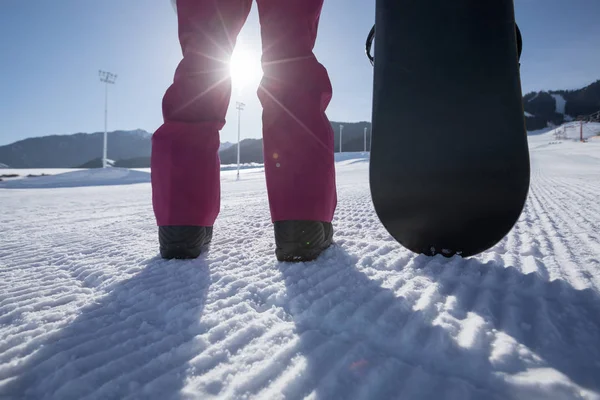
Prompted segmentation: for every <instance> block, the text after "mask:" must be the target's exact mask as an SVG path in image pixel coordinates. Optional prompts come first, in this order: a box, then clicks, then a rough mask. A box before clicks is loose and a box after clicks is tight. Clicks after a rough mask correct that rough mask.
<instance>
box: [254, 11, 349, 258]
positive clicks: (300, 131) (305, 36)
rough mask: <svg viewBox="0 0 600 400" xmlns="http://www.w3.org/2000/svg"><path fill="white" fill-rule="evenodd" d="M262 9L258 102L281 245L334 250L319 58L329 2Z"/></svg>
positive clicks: (327, 93) (329, 149)
mask: <svg viewBox="0 0 600 400" xmlns="http://www.w3.org/2000/svg"><path fill="white" fill-rule="evenodd" d="M257 3H258V11H259V16H260V23H261V32H262V42H263V43H262V48H263V56H262V65H263V71H264V76H263V80H262V82H261V85H260V88H259V90H258V96H259V99H260V101H261V104H262V106H263V138H264V151H265V172H266V179H267V188H268V194H269V204H270V209H271V218H272V221H273V222H274V223H275V229H276V232H275V235H276V241H278V247H280V246H279V244H280V242H282V243H283V242H288V243H291V242H301V241H304V243H305V244H306V243H308V242H310V243H311V244H310V246H313V244H315V243H317V242H323V243H322V244H324V245H328V244H329V243H330V241H331V240H330V239H331V238H330V236H331V232H332V231H331V225H330V222H331V221H332V219H333V215H334V211H335V208H336V203H337V196H336V187H335V186H336V185H335V164H334V144H333V135H334V132H333V128H332V127H331V124H330V122H329V120H328V118H327V116H326V114H325V110H326V108H327V106H328V104H329V102H330V100H331V96H332V88H331V82H330V80H329V76H328V73H327V70H326V69H325V67H324V66H323V65H321V64H320V63H319V62H318V60H317V59H316V57H315V55H314V53H313V48H314V45H315V41H316V36H317V28H318V24H319V18H320V14H321V8H322V6H323V0H286V1H281V0H257ZM290 221H291V222H290ZM305 221H310V222H316V223H309V224H306V223H305ZM323 223H325V224H323ZM298 232H304V234H299V233H298ZM311 238H312V239H314V240H311ZM315 238H316V239H315ZM305 239H308V240H305ZM316 245H317V247H318V246H319V244H318V243H317V244H316ZM292 247H293V246H292ZM292 247H290V250H289V251H288V253H294V251H295V250H293V249H292ZM292 255H293V254H292ZM278 257H279V255H278ZM281 258H285V257H283V256H282V257H280V259H281ZM292 258H293V257H292ZM299 258H302V257H299Z"/></svg>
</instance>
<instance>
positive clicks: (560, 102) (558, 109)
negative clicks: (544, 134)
mask: <svg viewBox="0 0 600 400" xmlns="http://www.w3.org/2000/svg"><path fill="white" fill-rule="evenodd" d="M523 107H524V109H525V116H526V117H525V121H526V123H527V130H528V131H535V130H538V129H543V128H546V127H548V126H553V125H560V124H562V123H563V122H568V121H572V120H574V119H577V118H578V117H580V116H586V115H590V114H592V113H594V112H596V111H598V110H600V80H598V81H596V82H594V83H592V84H590V85H588V86H586V87H584V88H582V89H578V90H553V91H547V92H546V91H541V92H532V93H528V94H526V95H525V96H524V97H523Z"/></svg>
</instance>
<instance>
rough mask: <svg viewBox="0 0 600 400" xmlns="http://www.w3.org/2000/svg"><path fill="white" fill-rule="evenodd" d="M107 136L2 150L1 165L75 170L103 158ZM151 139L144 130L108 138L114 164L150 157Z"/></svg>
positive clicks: (32, 142)
mask: <svg viewBox="0 0 600 400" xmlns="http://www.w3.org/2000/svg"><path fill="white" fill-rule="evenodd" d="M103 136H104V133H100V132H98V133H92V134H86V133H77V134H74V135H52V136H44V137H35V138H29V139H25V140H20V141H18V142H15V143H12V144H9V145H6V146H0V162H2V163H3V164H7V165H10V167H11V168H74V167H78V166H80V165H82V164H84V163H86V162H88V161H90V160H93V159H95V158H97V157H102V143H103ZM150 138H151V135H150V133H148V132H146V131H143V130H135V131H115V132H110V133H109V134H108V155H109V158H111V159H113V160H120V159H129V158H136V157H143V156H147V155H149V154H150V149H151V140H150Z"/></svg>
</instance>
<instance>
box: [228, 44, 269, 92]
mask: <svg viewBox="0 0 600 400" xmlns="http://www.w3.org/2000/svg"><path fill="white" fill-rule="evenodd" d="M229 71H230V73H231V79H232V83H233V86H234V87H236V88H238V89H242V88H244V87H245V86H248V85H257V84H258V83H259V81H260V79H261V77H262V68H261V66H260V55H259V54H257V53H256V52H253V51H250V50H249V49H248V48H247V47H244V46H242V45H239V44H238V46H236V48H235V50H234V51H233V54H232V56H231V62H230V64H229Z"/></svg>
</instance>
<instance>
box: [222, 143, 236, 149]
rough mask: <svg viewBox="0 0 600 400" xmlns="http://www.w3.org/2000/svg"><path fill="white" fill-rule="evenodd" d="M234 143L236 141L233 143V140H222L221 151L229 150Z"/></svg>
mask: <svg viewBox="0 0 600 400" xmlns="http://www.w3.org/2000/svg"><path fill="white" fill-rule="evenodd" d="M234 144H235V143H231V142H221V146H220V147H219V151H223V150H227V149H228V148H230V147H231V146H233V145H234Z"/></svg>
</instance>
